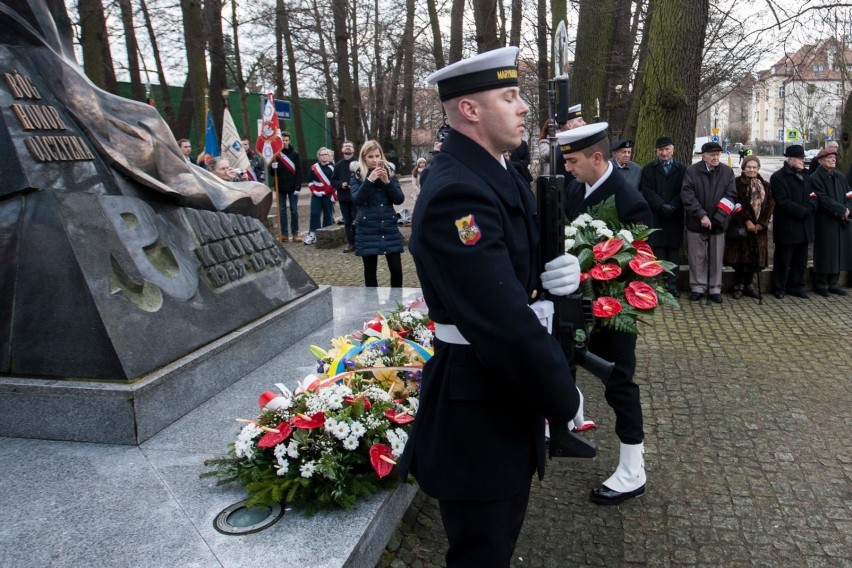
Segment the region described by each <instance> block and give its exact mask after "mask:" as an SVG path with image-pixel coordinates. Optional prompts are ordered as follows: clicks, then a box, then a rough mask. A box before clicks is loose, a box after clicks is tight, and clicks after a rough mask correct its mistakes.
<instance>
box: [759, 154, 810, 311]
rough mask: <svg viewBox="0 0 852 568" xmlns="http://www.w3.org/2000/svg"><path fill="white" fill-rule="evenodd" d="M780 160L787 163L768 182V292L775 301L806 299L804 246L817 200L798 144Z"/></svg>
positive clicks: (808, 240) (808, 241) (808, 239)
mask: <svg viewBox="0 0 852 568" xmlns="http://www.w3.org/2000/svg"><path fill="white" fill-rule="evenodd" d="M784 157H785V158H787V159H786V160H785V161H784V164H783V165H782V166H781V169H780V170H778V171H777V172H775V173H773V174H772V177H770V178H769V186H770V187H771V188H772V197H773V199H774V200H775V211H774V213H773V221H772V236H773V239H774V241H775V253H774V256H773V259H772V292H773V294H774V295H775V297H776V298H778V299H779V300H780V299H782V298H783V297H784V295H785V294H790V295H791V296H796V297H799V298H804V299H807V298H808V294H807V292H805V270H806V269H807V266H808V244H809V243H810V242H812V241H813V240H814V213H815V212H816V208H817V200H816V194H815V193H813V189H812V188H811V180H810V178H809V177H808V174H807V172H806V171H805V149H804V148H803V147H802V146H800V145H798V144H796V145H793V146H789V147H787V148H786V149H785V150H784Z"/></svg>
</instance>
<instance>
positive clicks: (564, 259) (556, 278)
mask: <svg viewBox="0 0 852 568" xmlns="http://www.w3.org/2000/svg"><path fill="white" fill-rule="evenodd" d="M541 285H542V286H544V289H545V290H547V291H548V292H550V293H551V294H553V295H554V296H567V295H568V294H572V293H574V292H576V291H577V288H579V287H580V262H579V261H578V260H577V257H576V256H574V255H573V254H568V253H565V254H563V255H562V256H557V257H556V258H554V259H553V260H551V261H550V262H548V263H547V264H545V265H544V272H542V273H541Z"/></svg>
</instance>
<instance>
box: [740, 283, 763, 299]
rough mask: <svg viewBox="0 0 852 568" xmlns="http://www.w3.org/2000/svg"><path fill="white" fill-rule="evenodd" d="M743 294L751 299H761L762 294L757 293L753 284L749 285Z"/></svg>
mask: <svg viewBox="0 0 852 568" xmlns="http://www.w3.org/2000/svg"><path fill="white" fill-rule="evenodd" d="M743 294H745V295H746V296H748V297H749V298H759V297H760V294H758V293H757V290H755V288H754V286H753V285H752V284H749V285H748V286H746V287H745V289H744V290H743Z"/></svg>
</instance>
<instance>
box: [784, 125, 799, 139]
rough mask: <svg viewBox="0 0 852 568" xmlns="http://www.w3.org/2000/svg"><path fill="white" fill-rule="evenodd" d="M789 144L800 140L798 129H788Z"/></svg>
mask: <svg viewBox="0 0 852 568" xmlns="http://www.w3.org/2000/svg"><path fill="white" fill-rule="evenodd" d="M786 139H787V141H788V142H795V141H797V140H798V139H799V131H798V129H796V128H788V129H787V133H786Z"/></svg>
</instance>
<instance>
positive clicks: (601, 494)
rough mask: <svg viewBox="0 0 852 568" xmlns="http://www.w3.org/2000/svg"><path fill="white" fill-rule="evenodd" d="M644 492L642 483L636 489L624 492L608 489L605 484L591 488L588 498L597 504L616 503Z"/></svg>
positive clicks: (639, 495)
mask: <svg viewBox="0 0 852 568" xmlns="http://www.w3.org/2000/svg"><path fill="white" fill-rule="evenodd" d="M644 494H645V486H644V485H643V486H642V487H640V488H638V489H634V490H633V491H626V492H624V493H619V492H618V491H614V490H612V489H610V488H609V487H607V486H606V485H601V486H599V487H595V488H594V489H592V494H591V495H590V496H589V498H590V499H591V500H592V503H597V504H598V505H618V504H619V503H623V502H624V501H627V500H628V499H633V498H634V497H641V496H642V495H644Z"/></svg>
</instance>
